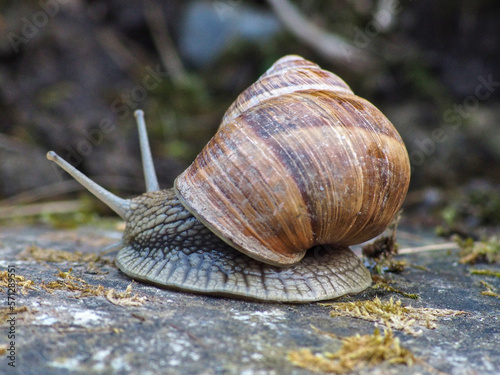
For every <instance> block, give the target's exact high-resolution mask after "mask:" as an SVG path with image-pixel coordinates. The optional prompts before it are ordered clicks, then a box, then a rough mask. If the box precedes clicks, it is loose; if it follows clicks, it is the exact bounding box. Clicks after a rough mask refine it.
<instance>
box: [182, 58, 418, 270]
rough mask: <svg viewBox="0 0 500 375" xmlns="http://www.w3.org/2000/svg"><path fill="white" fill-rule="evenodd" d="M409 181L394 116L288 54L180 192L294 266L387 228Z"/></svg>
mask: <svg viewBox="0 0 500 375" xmlns="http://www.w3.org/2000/svg"><path fill="white" fill-rule="evenodd" d="M409 180H410V165H409V158H408V153H407V151H406V148H405V146H404V144H403V141H402V139H401V137H400V136H399V134H398V132H397V131H396V129H395V128H394V127H393V125H392V124H391V123H390V122H389V120H388V119H387V118H386V117H385V116H384V115H383V114H382V113H381V112H380V111H379V110H378V109H377V108H376V107H375V106H373V105H372V104H371V103H369V102H368V101H366V100H364V99H362V98H360V97H358V96H356V95H354V94H353V92H352V91H351V89H350V88H349V86H347V84H346V83H345V82H344V81H342V80H341V79H340V78H339V77H337V76H336V75H335V74H333V73H330V72H328V71H325V70H322V69H321V68H319V66H317V65H316V64H314V63H312V62H310V61H307V60H305V59H303V58H301V57H299V56H285V57H283V58H281V59H280V60H278V61H277V62H276V63H275V64H274V65H273V66H272V67H271V68H270V69H269V70H268V71H267V72H266V73H265V74H264V75H263V76H262V77H260V79H259V80H258V81H257V82H256V83H254V84H253V85H252V86H250V87H249V88H248V89H247V90H245V91H244V92H243V93H242V94H241V95H240V96H239V97H238V98H237V99H236V101H235V102H234V103H233V104H232V105H231V107H230V108H229V109H228V111H227V112H226V114H225V115H224V118H223V121H222V123H221V126H220V128H219V130H218V132H217V133H216V134H215V136H214V137H213V138H212V139H211V140H210V142H209V143H208V144H207V145H206V146H205V148H204V149H203V150H202V152H201V153H200V154H199V155H198V157H197V158H196V160H195V161H194V162H193V164H192V165H191V166H190V167H189V168H188V169H187V170H186V171H184V172H183V173H182V174H181V175H180V176H179V177H178V178H177V180H176V182H175V190H176V194H177V196H178V197H179V199H180V200H181V201H182V202H183V204H184V205H185V206H186V208H187V209H188V210H189V211H190V212H191V213H193V214H194V215H195V216H196V217H197V218H198V219H199V220H200V221H201V222H203V223H204V224H205V225H206V226H207V227H208V228H210V229H211V230H212V231H213V232H214V233H215V234H217V235H218V236H219V237H220V238H222V239H223V240H224V241H226V242H227V243H228V244H230V245H231V246H233V247H235V248H237V249H239V250H240V251H242V252H244V253H245V254H247V255H249V256H251V257H252V258H255V259H257V260H260V261H262V262H265V263H269V264H273V265H281V266H286V265H291V264H294V263H296V262H298V261H300V259H302V257H303V256H304V254H305V252H306V251H307V249H309V248H311V247H313V246H314V245H318V244H335V245H346V246H348V245H353V244H357V243H360V242H363V241H367V240H369V239H371V238H373V237H375V236H377V235H378V234H380V233H381V232H383V230H384V229H385V228H386V227H387V226H388V225H389V224H390V223H391V221H392V220H393V218H394V216H395V214H396V213H397V211H398V210H399V209H400V207H401V205H402V203H403V200H404V198H405V196H406V192H407V190H408V185H409Z"/></svg>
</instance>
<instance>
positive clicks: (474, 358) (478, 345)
mask: <svg viewBox="0 0 500 375" xmlns="http://www.w3.org/2000/svg"><path fill="white" fill-rule="evenodd" d="M413 235H414V238H415V239H414V240H412V241H409V240H404V239H403V237H405V236H401V239H400V242H401V245H402V247H405V246H408V245H411V246H414V245H424V244H428V243H435V242H436V241H437V240H436V239H434V238H432V237H429V236H423V237H422V236H416V235H415V233H413ZM119 237H120V234H119V233H118V232H114V231H104V230H99V229H97V228H81V229H79V230H77V231H56V230H52V229H48V228H34V227H13V228H9V227H3V228H0V254H1V255H0V270H5V268H6V267H7V265H9V264H14V265H16V272H17V274H18V275H22V276H25V277H27V278H29V279H32V280H33V281H34V282H35V283H36V284H37V285H38V284H40V282H41V281H42V280H45V281H46V282H50V281H53V280H56V279H57V277H56V275H57V273H58V271H59V270H61V271H67V270H68V269H69V268H72V269H73V275H75V276H78V277H81V278H82V279H84V280H85V281H86V282H88V283H89V284H92V285H98V284H101V285H103V286H104V287H106V288H115V289H116V290H117V291H124V290H125V289H126V287H127V285H129V284H130V283H133V293H137V294H138V295H139V296H145V297H146V298H147V300H146V302H145V303H144V304H143V305H141V306H137V307H126V306H118V305H114V304H112V303H111V302H109V301H108V300H107V299H106V298H105V297H87V298H79V299H78V298H75V295H77V294H75V293H71V292H67V291H54V292H53V293H52V294H50V293H48V292H47V291H45V290H43V289H41V288H39V289H38V290H32V291H29V292H28V293H27V294H26V295H18V296H17V300H16V303H17V306H27V307H29V308H30V309H31V313H29V314H20V315H19V316H18V321H17V323H16V355H17V357H16V368H15V369H13V368H10V367H8V366H7V359H6V358H5V356H2V358H1V359H0V373H2V374H3V373H6V374H23V375H29V374H37V375H44V374H56V375H57V374H67V373H75V374H87V375H89V374H111V373H117V374H137V373H140V374H141V375H147V374H308V373H309V372H308V371H306V370H303V369H300V368H297V367H295V366H293V365H292V364H291V363H290V362H289V361H288V360H287V359H286V353H287V351H288V350H290V349H293V348H299V347H310V348H311V349H313V350H314V351H325V350H326V351H335V350H337V349H338V348H339V347H340V345H341V344H340V341H339V340H334V339H331V338H329V337H328V336H325V335H320V334H318V333H316V332H315V331H313V329H312V328H311V325H314V326H315V327H318V328H319V329H321V330H324V331H328V332H332V333H335V334H336V335H339V336H351V335H354V334H356V333H359V334H371V333H373V330H374V327H375V325H374V324H373V323H370V322H366V321H361V320H356V319H352V318H331V317H330V314H329V310H330V309H329V308H328V307H323V306H320V305H319V304H317V303H311V304H303V305H292V304H279V303H276V304H271V303H259V302H251V301H241V300H232V299H226V298H216V297H207V296H201V295H194V294H188V293H180V292H173V291H169V290H163V289H159V288H157V287H154V286H150V285H146V284H142V283H134V282H132V281H131V279H130V278H129V277H127V276H126V275H124V274H123V273H121V272H120V271H119V270H118V269H117V268H116V267H114V266H113V265H111V264H106V265H102V267H101V269H100V271H101V272H99V273H89V272H87V266H86V265H85V264H80V263H46V262H36V261H32V260H20V259H19V257H18V254H19V253H20V252H21V251H22V250H24V249H25V248H27V247H28V246H30V245H37V246H39V247H41V248H55V249H62V250H67V251H76V250H78V251H82V252H98V251H99V249H100V247H102V246H103V245H105V244H106V243H112V242H113V241H116V240H117V239H118V238H119ZM107 257H108V258H109V259H113V256H112V255H109V256H107ZM401 258H403V259H406V260H407V261H408V262H409V263H412V264H416V265H421V266H425V267H427V268H428V271H423V270H420V269H416V268H412V267H408V268H407V269H406V270H405V271H404V272H403V273H402V274H400V275H391V276H388V277H391V278H393V279H394V281H395V283H394V284H392V285H393V286H395V287H397V288H400V289H402V290H404V291H406V292H410V293H418V294H419V295H420V297H421V298H420V299H419V300H417V301H414V300H410V299H407V298H404V297H401V296H399V295H396V294H394V293H389V292H384V291H380V290H374V289H369V290H367V291H365V292H363V293H361V294H359V295H357V296H355V297H344V298H342V299H341V300H342V301H348V300H366V299H372V298H373V297H374V296H375V295H379V296H380V298H381V299H384V300H387V299H388V298H389V297H390V296H394V297H395V298H401V299H402V300H403V302H404V303H406V304H411V305H412V306H414V307H432V308H447V309H456V310H464V311H467V312H469V315H467V316H459V317H454V318H449V319H447V318H441V319H440V320H439V321H438V322H437V325H438V327H437V329H435V330H424V333H423V335H421V336H419V337H413V336H409V335H406V334H404V333H402V332H399V331H398V332H396V335H397V337H399V338H400V340H401V342H402V345H403V346H405V347H407V348H408V349H410V350H411V351H412V352H413V353H414V354H415V355H416V356H418V357H420V358H422V359H424V360H425V361H426V362H427V363H428V364H430V365H431V366H433V367H434V368H436V369H438V370H440V371H443V372H446V373H451V374H472V373H480V374H497V373H498V371H499V369H500V317H499V315H500V314H499V313H500V300H499V299H496V298H493V297H488V296H483V295H481V294H480V292H481V290H483V289H482V287H481V285H480V284H479V281H480V280H485V281H488V282H490V283H491V284H493V285H495V286H496V287H500V280H499V279H498V278H493V277H485V276H475V275H470V273H469V270H470V268H471V267H470V266H465V265H461V264H458V263H457V260H458V257H457V255H456V252H455V251H452V252H451V254H450V253H449V251H434V252H426V253H419V254H413V255H406V256H401ZM482 268H487V266H482ZM496 269H497V270H498V267H497V268H496ZM1 298H2V300H3V301H2V305H3V306H6V299H7V297H6V293H5V290H4V291H2V293H1ZM5 323H6V322H0V324H1V326H2V330H1V332H2V333H1V339H0V344H1V343H5V342H6V341H7V338H6V327H7V326H6V324H5ZM357 373H360V374H368V373H370V374H373V373H379V374H382V373H383V374H400V373H405V374H425V373H430V372H429V370H428V369H426V368H424V367H422V366H421V365H415V366H413V367H411V368H406V367H402V366H389V365H385V364H384V365H381V366H378V367H376V368H369V369H364V370H362V371H359V372H357Z"/></svg>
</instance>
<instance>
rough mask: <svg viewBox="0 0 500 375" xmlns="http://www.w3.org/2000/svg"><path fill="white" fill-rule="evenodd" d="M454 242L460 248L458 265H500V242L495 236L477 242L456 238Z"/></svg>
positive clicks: (470, 239)
mask: <svg viewBox="0 0 500 375" xmlns="http://www.w3.org/2000/svg"><path fill="white" fill-rule="evenodd" d="M455 241H456V242H457V244H458V246H459V247H460V257H461V258H460V263H464V264H475V263H480V262H483V263H484V262H486V263H497V264H498V263H500V241H499V239H498V237H496V236H491V237H490V238H488V239H486V240H483V241H477V242H476V241H474V240H473V239H472V238H467V239H465V240H463V239H461V238H459V237H456V238H455Z"/></svg>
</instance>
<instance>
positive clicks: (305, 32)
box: [268, 0, 375, 69]
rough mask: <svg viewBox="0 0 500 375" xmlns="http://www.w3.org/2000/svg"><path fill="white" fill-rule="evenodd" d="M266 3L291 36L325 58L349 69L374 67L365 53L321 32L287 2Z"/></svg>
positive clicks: (272, 1)
mask: <svg viewBox="0 0 500 375" xmlns="http://www.w3.org/2000/svg"><path fill="white" fill-rule="evenodd" d="M268 2H269V4H270V5H271V7H272V8H273V10H274V12H275V13H276V15H277V16H278V17H279V18H280V19H281V21H282V22H283V23H284V24H285V26H286V27H287V28H288V30H289V31H290V32H291V33H292V34H294V35H295V36H296V37H297V38H299V39H300V40H302V41H303V42H304V43H306V44H307V45H309V46H311V47H313V48H314V49H315V50H316V51H317V52H318V53H320V54H322V55H323V56H325V57H326V58H328V59H331V60H334V61H337V62H339V63H341V64H343V65H346V66H348V67H350V68H353V67H354V68H357V69H366V68H368V67H370V66H373V65H374V63H375V61H374V59H373V57H371V56H369V55H368V53H367V52H364V51H362V50H361V49H359V48H357V47H355V46H353V45H352V44H350V43H349V42H347V41H346V40H345V39H344V38H342V37H340V36H338V35H336V34H332V33H329V32H327V31H326V30H322V29H321V28H319V27H318V26H316V25H315V24H313V23H312V22H310V21H309V20H308V19H307V18H306V17H305V16H304V15H303V14H301V13H300V12H299V10H298V9H297V8H296V7H295V6H294V5H292V4H291V3H289V2H288V1H287V0H268Z"/></svg>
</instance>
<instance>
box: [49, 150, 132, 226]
mask: <svg viewBox="0 0 500 375" xmlns="http://www.w3.org/2000/svg"><path fill="white" fill-rule="evenodd" d="M47 159H49V160H50V161H53V162H54V163H56V164H57V165H58V166H60V167H61V168H62V169H64V170H65V171H66V172H68V173H69V174H70V175H71V176H72V177H73V178H74V179H75V180H77V181H78V182H79V183H80V184H82V186H83V187H85V188H86V189H87V190H88V191H90V192H91V193H92V194H94V195H95V196H96V197H97V198H99V200H101V201H102V202H103V203H105V204H106V205H107V206H108V207H109V208H111V209H112V210H113V211H115V212H116V213H117V214H118V215H119V216H120V217H121V218H122V219H123V220H126V219H127V216H128V214H129V213H130V200H129V199H123V198H120V197H118V196H116V195H114V194H113V193H112V192H110V191H109V190H106V189H105V188H103V187H102V186H101V185H99V184H97V183H96V182H94V181H92V180H91V179H90V178H88V177H87V176H85V175H84V174H83V173H82V172H80V171H79V170H78V169H76V168H75V167H73V166H72V165H71V164H69V163H68V162H67V161H66V160H64V159H63V158H61V157H60V156H59V155H57V154H56V153H55V152H54V151H49V152H48V153H47Z"/></svg>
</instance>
